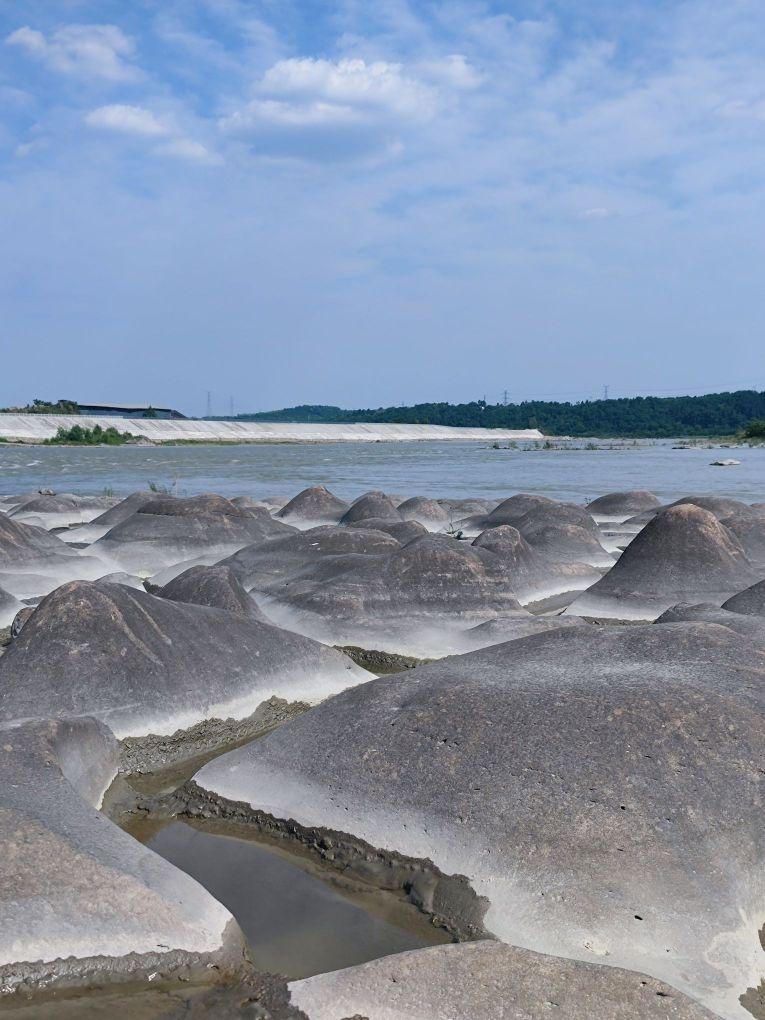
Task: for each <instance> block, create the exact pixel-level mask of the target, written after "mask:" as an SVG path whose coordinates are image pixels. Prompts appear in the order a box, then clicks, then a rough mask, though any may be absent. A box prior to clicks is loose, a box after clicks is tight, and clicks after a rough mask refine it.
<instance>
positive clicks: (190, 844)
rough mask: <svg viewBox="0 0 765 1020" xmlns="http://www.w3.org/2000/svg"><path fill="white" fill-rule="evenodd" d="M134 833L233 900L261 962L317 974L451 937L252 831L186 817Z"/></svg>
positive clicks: (289, 973)
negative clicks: (344, 886)
mask: <svg viewBox="0 0 765 1020" xmlns="http://www.w3.org/2000/svg"><path fill="white" fill-rule="evenodd" d="M134 834H135V835H136V836H138V837H139V838H141V840H142V842H144V843H145V844H146V846H148V847H150V848H151V849H152V850H154V852H155V853H158V854H159V855H160V856H162V857H164V858H165V859H166V860H168V861H170V862H171V863H172V864H174V865H175V866H176V867H178V868H180V869H181V870H182V871H185V872H186V873H187V874H189V875H191V876H192V877H193V878H195V879H196V880H197V881H198V882H199V883H200V884H201V885H203V886H204V887H205V888H206V889H207V890H208V891H209V892H210V893H212V895H213V896H215V898H216V899H217V900H219V901H220V902H221V903H223V904H224V906H226V907H228V909H229V910H230V911H231V913H232V914H233V915H234V916H235V917H236V919H237V921H238V922H239V925H240V927H241V928H242V930H243V932H244V934H245V935H246V937H247V940H248V942H249V944H250V948H251V955H252V960H253V963H254V964H255V966H256V967H257V968H258V969H259V970H266V971H270V972H272V973H278V974H284V975H285V976H286V977H288V978H290V979H296V978H302V977H309V976H311V975H313V974H319V973H322V972H324V971H330V970H338V969H340V968H342V967H350V966H353V965H354V964H358V963H365V962H366V961H367V960H373V959H377V958H378V957H380V956H387V955H389V954H391V953H401V952H404V951H406V950H408V949H419V948H421V947H422V946H425V945H432V944H434V943H437V942H442V941H445V939H444V937H443V936H442V935H441V933H440V932H438V931H437V930H435V929H433V928H432V927H430V926H428V925H427V924H426V923H425V921H424V919H420V917H418V916H417V915H415V914H414V912H412V913H411V916H410V915H409V913H408V912H407V911H405V910H404V905H403V904H400V903H399V902H398V901H397V900H395V898H394V897H391V896H389V895H386V894H384V893H377V892H376V893H374V898H376V899H377V901H378V902H377V903H376V904H375V906H376V909H375V910H374V911H373V910H371V909H369V903H368V902H366V903H365V902H363V901H364V900H365V899H371V898H373V893H372V891H371V890H370V892H369V893H368V896H367V897H365V896H364V894H361V895H356V896H352V895H351V894H350V893H349V892H348V891H347V890H346V891H344V892H343V891H340V889H338V888H337V887H336V886H335V885H334V884H333V883H332V881H331V879H330V878H329V876H327V880H324V879H322V878H321V877H319V874H317V872H316V869H311V870H308V869H307V865H306V863H305V862H304V861H300V863H298V859H297V858H295V859H291V855H289V854H287V853H285V852H283V851H277V850H276V849H275V848H273V847H270V846H267V845H265V844H260V843H257V842H255V841H253V840H251V839H244V838H237V837H236V836H232V835H229V834H223V833H221V832H214V831H210V830H209V828H208V827H207V826H205V827H202V826H201V825H199V824H190V823H189V822H186V821H180V820H173V821H168V822H164V823H163V822H154V823H153V822H145V823H143V824H142V825H141V826H140V828H138V829H136V830H135V832H134ZM312 872H313V873H312ZM386 901H389V902H386ZM386 914H387V915H388V916H387V917H386V916H385V915H386ZM394 922H398V923H394Z"/></svg>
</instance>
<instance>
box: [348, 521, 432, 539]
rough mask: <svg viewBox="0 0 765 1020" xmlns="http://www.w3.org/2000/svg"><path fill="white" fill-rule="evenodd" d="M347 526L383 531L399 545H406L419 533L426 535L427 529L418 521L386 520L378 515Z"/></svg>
mask: <svg viewBox="0 0 765 1020" xmlns="http://www.w3.org/2000/svg"><path fill="white" fill-rule="evenodd" d="M345 526H346V527H348V528H365V529H366V530H367V531H370V530H371V531H383V532H384V533H385V534H386V535H390V536H391V537H392V538H395V539H396V541H397V542H398V543H399V544H400V545H406V544H407V543H408V542H411V541H412V540H413V539H415V538H419V537H420V536H421V535H427V533H428V529H427V528H426V527H425V526H424V525H422V524H420V523H419V521H388V520H384V519H383V518H380V517H368V518H366V520H363V521H357V522H356V524H347V525H345Z"/></svg>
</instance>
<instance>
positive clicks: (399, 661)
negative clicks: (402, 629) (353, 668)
mask: <svg viewBox="0 0 765 1020" xmlns="http://www.w3.org/2000/svg"><path fill="white" fill-rule="evenodd" d="M333 647H334V648H336V649H337V651H338V652H343V654H344V655H347V656H348V658H349V659H352V660H353V661H354V662H355V663H356V665H357V666H361V668H362V669H368V670H369V672H370V673H376V674H377V675H378V676H384V675H387V674H390V673H403V672H404V670H406V669H414V668H415V666H424V665H425V664H426V663H428V662H433V660H432V659H417V658H415V656H413V655H399V654H398V652H380V651H378V650H376V649H373V648H361V647H359V646H358V645H334V646H333Z"/></svg>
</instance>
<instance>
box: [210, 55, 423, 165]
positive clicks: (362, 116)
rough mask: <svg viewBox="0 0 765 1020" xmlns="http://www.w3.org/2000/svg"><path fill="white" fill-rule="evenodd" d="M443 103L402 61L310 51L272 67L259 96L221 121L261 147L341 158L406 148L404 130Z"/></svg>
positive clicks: (280, 152)
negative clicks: (321, 55)
mask: <svg viewBox="0 0 765 1020" xmlns="http://www.w3.org/2000/svg"><path fill="white" fill-rule="evenodd" d="M438 107H439V94H438V90H437V89H436V88H434V87H433V86H431V85H430V84H427V83H425V82H423V81H421V80H419V79H417V78H415V77H412V76H411V75H409V74H407V73H405V72H404V69H403V66H402V65H401V64H398V63H390V62H387V61H383V60H377V61H371V62H367V61H365V60H361V59H358V58H355V59H350V58H349V59H341V60H336V61H332V60H325V59H321V58H312V57H304V58H293V59H289V60H280V61H278V62H277V63H276V64H274V65H273V66H272V67H271V68H269V69H268V70H267V71H266V72H265V74H264V75H263V77H262V79H261V80H260V81H259V82H258V83H257V85H256V87H255V97H254V98H253V99H252V100H251V101H250V102H249V103H247V104H246V105H245V106H243V107H242V108H241V109H239V110H236V111H234V112H233V113H231V114H230V115H229V116H228V117H226V118H224V119H223V120H222V121H221V126H222V128H223V129H224V130H225V131H230V132H235V133H239V134H243V135H247V136H248V137H249V138H250V140H251V142H252V144H253V146H254V147H255V148H256V149H258V150H259V151H261V152H262V153H272V154H275V155H286V156H290V157H298V158H301V159H304V158H307V159H318V160H327V159H329V160H333V161H334V160H338V159H348V158H351V159H355V158H358V157H360V156H364V155H368V154H370V153H374V152H376V153H378V154H386V155H390V154H391V153H393V152H398V151H400V148H401V145H400V141H399V138H398V136H399V135H401V134H403V133H405V132H407V131H411V130H412V129H413V128H414V127H415V126H416V125H418V124H422V123H423V122H425V121H428V120H430V119H432V118H433V116H435V114H436V111H437V109H438Z"/></svg>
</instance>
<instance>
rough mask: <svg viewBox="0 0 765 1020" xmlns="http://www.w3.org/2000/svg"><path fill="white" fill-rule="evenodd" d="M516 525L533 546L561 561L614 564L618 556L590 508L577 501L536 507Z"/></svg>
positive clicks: (601, 564)
mask: <svg viewBox="0 0 765 1020" xmlns="http://www.w3.org/2000/svg"><path fill="white" fill-rule="evenodd" d="M515 527H516V528H517V529H518V531H519V532H520V533H521V535H523V537H524V538H525V539H526V541H527V542H528V543H529V545H530V546H532V547H533V548H534V549H536V551H537V552H539V553H541V554H542V556H546V557H547V558H548V559H550V560H553V561H555V562H557V563H582V564H586V565H588V566H592V567H606V568H607V567H611V566H613V562H614V558H613V556H612V555H611V553H609V552H607V551H606V549H605V548H604V547H603V545H602V543H601V541H600V531H599V530H598V526H597V525H596V524H595V522H594V520H593V519H592V517H591V516H590V514H589V513H587V511H586V510H582V509H581V507H578V506H574V504H573V503H554V504H553V505H552V506H538V507H536V508H532V509H530V510H528V511H527V513H525V514H524V515H523V516H522V517H520V518H519V519H518V522H517V524H516V525H515Z"/></svg>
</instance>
